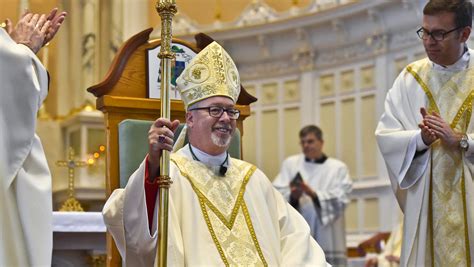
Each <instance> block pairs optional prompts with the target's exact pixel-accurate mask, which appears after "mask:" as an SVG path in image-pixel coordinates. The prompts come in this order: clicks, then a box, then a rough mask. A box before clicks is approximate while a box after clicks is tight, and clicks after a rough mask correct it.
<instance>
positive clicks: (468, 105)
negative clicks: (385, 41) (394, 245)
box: [406, 66, 474, 267]
mask: <svg viewBox="0 0 474 267" xmlns="http://www.w3.org/2000/svg"><path fill="white" fill-rule="evenodd" d="M406 69H407V71H408V72H409V73H410V74H412V75H413V77H414V78H415V80H416V81H417V82H418V84H419V85H420V86H421V88H423V91H424V92H425V94H426V97H428V101H429V105H430V106H431V107H432V108H433V109H435V111H436V112H437V113H438V114H440V112H439V108H438V106H437V104H436V101H435V100H434V97H433V95H432V93H431V90H430V89H429V88H428V86H427V85H426V83H425V82H424V81H423V80H422V79H421V77H420V76H419V75H418V73H416V72H415V71H414V70H413V68H412V67H411V66H408V67H407V68H406ZM473 98H474V91H473V90H471V92H470V93H469V94H468V95H467V97H466V99H464V101H463V103H462V105H461V107H460V108H459V110H458V112H457V113H456V115H455V116H454V118H453V121H452V122H451V123H450V125H449V126H450V127H451V129H454V128H455V127H456V125H457V124H458V123H459V121H460V120H461V118H462V115H463V114H464V113H465V112H466V125H465V129H467V127H468V126H469V122H470V120H471V116H472V100H473ZM464 157H465V154H464V151H463V152H462V158H461V160H463V159H464ZM430 161H431V167H430V189H429V190H430V192H429V194H430V195H429V204H428V205H429V214H428V217H429V218H428V220H429V231H430V239H431V244H430V248H431V266H432V267H434V239H433V214H432V209H433V203H432V194H433V188H432V183H433V153H431V160H430ZM461 192H462V202H463V213H464V242H465V250H466V262H467V266H471V252H470V242H469V229H468V227H469V226H468V223H467V200H466V184H465V176H464V166H462V174H461Z"/></svg>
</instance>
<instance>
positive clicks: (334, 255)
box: [273, 154, 352, 266]
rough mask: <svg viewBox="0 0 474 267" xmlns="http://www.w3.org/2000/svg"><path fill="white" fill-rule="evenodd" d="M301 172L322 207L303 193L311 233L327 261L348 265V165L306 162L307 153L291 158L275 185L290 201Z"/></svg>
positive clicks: (300, 206) (301, 203)
mask: <svg viewBox="0 0 474 267" xmlns="http://www.w3.org/2000/svg"><path fill="white" fill-rule="evenodd" d="M297 173H300V175H301V178H302V179H303V181H304V182H305V183H306V184H307V185H309V186H310V187H311V189H313V190H314V191H315V192H316V194H317V196H318V201H319V206H318V205H317V204H316V203H314V201H313V199H311V197H309V196H307V195H305V194H303V195H302V196H301V198H300V199H299V203H298V210H299V212H300V213H301V214H302V215H303V217H304V218H305V219H306V221H307V222H308V224H309V225H310V228H311V234H312V236H313V237H314V238H315V239H316V241H317V242H318V244H319V245H320V246H321V248H322V249H323V250H324V253H325V254H326V258H327V261H328V262H329V263H331V264H333V265H338V266H344V265H346V264H347V263H346V260H347V258H346V235H345V224H344V209H345V207H346V204H347V203H349V198H348V194H349V193H350V192H351V191H352V180H351V179H350V177H349V172H348V169H347V167H346V165H345V164H344V163H342V162H341V161H339V160H337V159H334V158H327V159H326V160H325V161H324V163H312V162H307V161H305V157H304V155H303V154H299V155H294V156H291V157H289V158H287V159H286V160H285V161H284V162H283V164H282V167H281V170H280V173H279V174H278V176H277V177H276V178H275V181H273V185H274V186H275V187H276V188H277V189H278V190H279V191H280V192H281V193H282V194H283V195H284V196H285V197H286V199H287V200H289V197H290V186H289V185H290V182H291V181H292V180H293V179H294V178H295V176H296V175H297Z"/></svg>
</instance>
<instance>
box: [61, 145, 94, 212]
mask: <svg viewBox="0 0 474 267" xmlns="http://www.w3.org/2000/svg"><path fill="white" fill-rule="evenodd" d="M56 165H57V166H59V167H67V168H68V171H69V184H68V199H67V200H66V201H65V202H64V203H63V205H62V206H61V208H60V209H59V211H84V209H83V208H82V206H81V203H79V201H77V200H76V199H75V198H74V178H75V176H74V170H75V169H76V168H81V167H85V166H87V162H85V161H74V149H73V148H72V147H69V157H68V159H67V160H59V161H56Z"/></svg>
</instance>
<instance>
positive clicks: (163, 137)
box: [158, 134, 165, 144]
mask: <svg viewBox="0 0 474 267" xmlns="http://www.w3.org/2000/svg"><path fill="white" fill-rule="evenodd" d="M164 142H165V136H164V135H162V134H160V135H159V136H158V143H160V144H163V143H164Z"/></svg>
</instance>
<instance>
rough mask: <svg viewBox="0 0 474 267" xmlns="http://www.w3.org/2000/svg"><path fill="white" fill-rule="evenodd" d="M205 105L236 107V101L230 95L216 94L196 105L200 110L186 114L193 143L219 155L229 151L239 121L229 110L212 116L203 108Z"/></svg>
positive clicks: (209, 152) (190, 138)
mask: <svg viewBox="0 0 474 267" xmlns="http://www.w3.org/2000/svg"><path fill="white" fill-rule="evenodd" d="M205 107H222V108H225V109H230V108H234V102H233V101H232V100H231V99H230V98H228V97H223V96H214V97H210V98H207V99H205V100H202V101H200V102H199V103H198V104H197V106H196V107H195V108H199V109H198V110H193V111H188V113H187V114H186V122H187V125H188V127H189V129H190V133H189V140H190V142H191V144H192V145H193V146H195V147H197V148H199V149H200V150H202V151H204V152H206V153H208V154H210V155H218V154H221V153H223V152H225V151H227V148H228V147H229V145H230V141H231V138H232V135H233V134H234V131H235V127H236V125H237V122H236V120H233V119H231V118H230V117H229V115H228V114H227V112H223V113H222V115H221V116H220V117H219V118H216V117H212V116H211V115H209V110H208V109H201V108H205Z"/></svg>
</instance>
